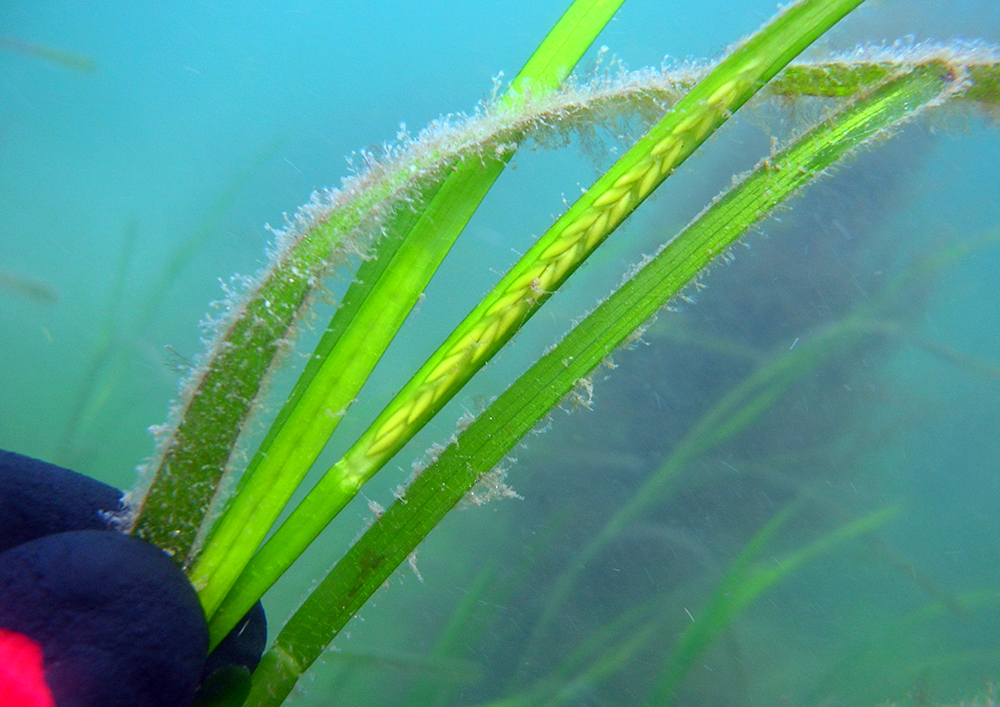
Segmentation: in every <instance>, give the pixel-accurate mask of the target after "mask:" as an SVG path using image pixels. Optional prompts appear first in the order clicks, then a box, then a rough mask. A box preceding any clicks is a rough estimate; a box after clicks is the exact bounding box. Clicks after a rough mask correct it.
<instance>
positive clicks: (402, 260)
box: [191, 0, 624, 638]
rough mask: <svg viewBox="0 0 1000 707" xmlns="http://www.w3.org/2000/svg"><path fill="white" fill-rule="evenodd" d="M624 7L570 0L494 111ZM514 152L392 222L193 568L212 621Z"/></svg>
mask: <svg viewBox="0 0 1000 707" xmlns="http://www.w3.org/2000/svg"><path fill="white" fill-rule="evenodd" d="M622 2H624V0H577V1H576V2H574V3H573V4H572V5H571V6H570V8H569V9H568V10H567V11H566V12H565V13H564V15H563V16H562V18H560V20H559V21H558V22H557V23H556V25H555V27H554V28H553V29H552V30H551V31H550V32H549V34H548V35H547V36H546V37H545V39H544V40H543V41H542V43H541V45H540V46H539V48H538V49H537V50H536V51H535V53H534V54H533V55H532V56H531V58H530V59H529V60H528V62H527V64H526V65H525V67H524V69H522V71H521V72H519V73H518V75H517V77H515V79H514V81H513V82H512V84H511V87H510V89H509V90H508V91H507V93H506V94H505V95H504V96H503V97H502V98H501V99H500V104H499V106H498V110H499V112H500V113H501V114H502V113H503V112H504V111H506V110H509V109H512V108H514V107H515V106H516V105H517V104H520V103H522V102H523V101H524V100H525V96H526V94H527V93H534V94H536V95H538V94H542V93H547V92H550V91H552V90H554V89H555V88H556V87H558V85H559V84H560V83H561V82H562V81H563V79H565V78H566V76H567V74H568V73H569V71H570V70H571V69H572V68H573V67H574V66H575V65H576V64H577V62H578V61H579V60H580V58H581V57H582V56H583V54H584V52H586V50H587V48H588V47H589V46H590V45H591V44H592V43H593V41H594V39H596V37H597V35H598V33H600V31H601V30H602V29H603V28H604V26H605V25H606V24H607V23H608V22H609V21H610V20H611V17H612V16H613V15H614V13H615V11H617V9H618V8H619V7H620V6H621V4H622ZM511 155H512V153H511V152H510V151H507V152H505V153H504V154H503V155H502V156H493V157H485V156H473V157H471V158H469V159H466V160H462V161H459V162H457V163H456V164H455V165H454V166H453V168H452V171H451V172H450V173H449V174H448V176H447V177H446V178H445V179H444V181H443V182H442V183H441V184H440V185H439V186H438V187H436V189H435V191H434V193H433V194H432V195H430V196H428V197H427V198H426V202H425V204H424V208H423V209H421V210H419V211H418V212H412V211H408V210H407V211H403V212H400V214H399V215H398V216H397V217H396V219H395V221H394V223H393V227H394V231H392V232H391V233H392V235H391V236H390V237H389V238H387V239H384V241H383V243H384V245H382V246H380V247H378V248H377V249H376V253H375V259H374V261H373V263H374V264H373V265H371V266H367V267H365V268H363V270H364V272H363V273H362V274H361V276H360V280H359V282H358V283H357V284H355V285H353V286H352V287H351V289H350V290H349V291H348V293H347V295H346V298H345V299H346V301H347V302H348V303H349V307H347V308H346V309H344V310H343V312H342V313H338V314H337V315H336V316H335V317H334V319H333V321H332V322H331V325H330V327H329V328H328V330H327V333H326V335H324V337H323V339H322V340H321V342H320V344H319V350H318V352H317V353H316V354H314V356H313V359H312V361H314V362H315V364H313V363H311V364H310V365H309V366H308V367H307V368H306V370H305V372H304V373H303V375H302V377H301V378H300V379H299V381H298V383H297V385H296V387H295V390H294V391H293V393H292V396H291V398H290V399H289V401H288V403H287V404H286V405H285V406H284V407H283V409H282V411H281V413H280V414H279V416H278V418H277V420H276V421H275V424H274V426H273V427H272V429H271V431H270V432H269V433H268V435H267V437H266V438H265V440H264V443H263V444H262V445H261V448H260V450H259V451H258V452H257V454H256V455H255V456H254V458H253V460H252V461H251V463H250V466H249V467H248V469H247V472H246V473H245V474H244V477H243V479H241V482H240V486H239V488H238V489H237V491H236V493H235V494H234V496H233V498H232V500H231V502H230V504H229V506H228V508H227V509H226V510H225V512H224V513H223V515H222V517H221V518H220V519H219V520H218V522H217V524H216V526H215V528H214V529H213V530H212V533H211V537H210V539H209V542H208V543H207V544H206V547H205V550H204V552H203V553H202V555H201V557H200V558H199V559H198V561H197V562H196V563H195V564H194V566H193V568H192V570H191V580H192V582H193V583H194V584H195V586H196V587H200V588H201V591H200V594H199V596H200V597H201V601H202V605H203V606H204V607H205V611H206V613H207V614H208V616H210V617H211V616H212V615H213V613H214V611H215V610H216V608H217V607H218V606H219V604H220V603H221V601H222V599H223V598H224V597H225V595H226V593H227V592H228V591H229V589H230V588H231V587H232V585H233V583H234V582H235V581H236V579H237V577H238V576H239V574H240V572H241V571H242V570H243V568H244V567H245V566H246V564H247V561H248V560H249V559H250V556H251V555H252V554H253V552H254V551H255V550H256V549H257V547H258V545H259V544H260V542H261V541H262V540H263V539H264V536H265V535H266V533H267V531H268V529H269V528H270V527H271V525H272V524H273V523H274V521H275V520H276V519H277V517H278V515H279V514H280V512H281V510H282V509H283V508H284V506H285V504H286V503H287V502H288V500H289V499H290V498H291V496H292V494H293V493H294V491H295V489H296V488H297V487H298V485H299V483H301V481H302V479H303V477H304V476H305V474H306V473H307V472H308V471H309V468H310V467H311V466H312V463H313V462H314V461H315V459H316V457H317V456H319V453H320V452H321V451H322V449H323V445H325V444H326V442H327V440H328V439H329V437H330V435H331V434H333V431H334V429H335V428H336V427H337V424H338V423H339V421H340V419H341V416H342V415H343V413H344V412H345V411H346V410H347V408H348V406H349V405H350V404H351V401H352V400H353V399H354V398H355V397H356V396H357V393H358V391H359V390H360V389H361V386H362V385H363V384H364V382H365V381H366V380H367V378H368V376H369V374H370V373H371V371H372V370H373V369H374V368H375V365H376V363H378V361H379V359H380V358H381V356H382V354H383V353H384V352H385V350H386V348H388V346H389V343H390V342H391V341H392V339H393V337H394V336H395V334H396V332H397V331H398V330H399V327H400V326H402V324H403V321H404V320H405V318H406V316H407V315H408V314H409V312H410V310H412V308H413V306H414V305H415V304H416V303H417V301H418V300H419V297H420V295H421V293H423V291H424V289H425V288H426V286H427V283H428V282H429V281H430V279H431V277H432V276H433V274H434V273H435V272H436V271H437V268H438V266H440V264H441V262H442V260H444V257H445V255H447V253H448V251H449V249H450V248H451V246H452V244H453V243H454V242H455V240H456V238H457V237H458V235H459V233H461V231H462V229H464V228H465V225H466V223H468V221H469V219H470V218H471V217H472V214H473V213H474V212H475V210H476V209H477V208H478V206H479V204H480V203H481V202H482V200H483V198H484V197H485V196H486V193H487V192H488V191H489V189H490V187H491V186H492V185H493V183H494V182H495V181H496V179H497V178H498V177H499V176H500V174H501V172H502V171H503V168H504V167H505V166H506V163H507V160H509V159H510V157H511ZM225 633H226V632H223V633H222V634H219V636H218V638H221V636H224V635H225Z"/></svg>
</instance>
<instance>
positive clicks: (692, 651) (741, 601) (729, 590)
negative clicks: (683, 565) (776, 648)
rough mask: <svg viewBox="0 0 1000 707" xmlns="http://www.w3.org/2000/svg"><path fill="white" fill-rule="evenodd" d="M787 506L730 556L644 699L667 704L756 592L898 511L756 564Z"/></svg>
mask: <svg viewBox="0 0 1000 707" xmlns="http://www.w3.org/2000/svg"><path fill="white" fill-rule="evenodd" d="M792 510H793V507H788V508H786V509H785V510H784V511H783V512H781V513H779V514H777V515H776V516H774V518H772V519H771V521H770V522H768V523H767V524H766V525H765V526H764V527H763V528H762V529H761V530H760V531H758V533H757V534H756V535H755V536H754V537H753V539H752V540H751V541H750V542H749V543H748V544H747V545H746V547H744V548H743V550H742V551H741V552H740V554H739V556H738V557H737V558H736V559H735V560H733V562H732V564H731V565H730V566H729V568H728V569H727V570H726V574H725V576H724V577H723V578H722V581H721V582H719V585H718V586H717V587H716V589H715V591H714V592H713V593H712V597H711V598H710V599H709V600H708V604H707V605H706V606H705V608H704V609H703V610H702V611H700V612H699V613H698V615H697V616H696V617H695V619H694V623H693V624H691V626H690V627H689V628H688V629H687V630H686V631H684V633H682V634H681V636H680V638H678V639H677V643H676V644H675V645H674V649H673V651H672V652H671V655H670V658H669V660H668V662H667V665H666V667H665V669H664V670H663V672H662V673H661V674H660V677H659V678H658V680H657V684H656V686H655V687H654V689H653V694H652V696H651V698H650V700H649V704H651V705H668V704H670V702H671V700H672V699H673V697H674V696H675V695H676V693H677V690H678V688H679V687H680V686H681V684H682V683H683V682H684V680H685V679H686V678H687V676H688V673H689V672H690V670H691V668H692V666H693V665H694V664H695V662H696V661H697V660H698V659H699V658H700V657H701V656H702V655H704V653H705V651H706V650H708V648H709V647H710V646H711V645H712V643H713V642H714V641H715V639H716V638H718V637H719V635H721V634H722V632H723V631H725V630H726V629H727V628H729V627H730V626H731V625H732V624H733V622H734V621H735V620H736V618H737V616H738V615H739V614H740V613H741V612H742V611H743V610H744V609H745V608H746V607H747V606H749V605H750V603H751V602H753V601H754V600H755V599H756V598H757V597H759V596H760V595H761V594H763V593H764V592H766V591H767V590H768V589H770V588H771V587H773V586H774V585H775V584H777V583H778V582H780V581H781V580H782V579H784V578H785V577H787V576H788V575H790V574H791V573H793V572H794V571H795V570H797V569H798V568H799V567H801V566H802V565H803V564H805V563H806V562H808V561H809V560H811V559H813V558H815V557H817V556H819V555H821V554H823V553H825V552H827V551H829V550H830V549H832V548H833V547H834V546H836V545H838V544H840V543H842V542H844V541H845V540H848V539H850V538H854V537H857V536H859V535H862V534H864V533H868V532H871V531H873V530H875V529H876V528H878V527H880V526H882V525H884V524H885V523H886V522H888V521H889V520H891V519H892V518H894V517H896V516H898V515H899V509H898V508H896V507H889V508H885V509H883V510H881V511H876V512H875V513H872V514H870V515H868V516H865V517H864V518H859V519H858V520H855V521H852V522H850V523H847V524H846V525H843V526H841V527H839V528H837V529H836V530H833V531H831V532H830V533H827V534H826V535H824V536H823V537H821V538H819V539H818V540H815V541H813V542H812V543H810V544H809V545H807V546H805V547H803V548H802V549H800V550H797V551H795V552H794V553H792V554H791V555H789V556H787V557H783V558H782V559H781V560H780V562H773V563H767V564H765V565H763V566H760V565H757V564H756V562H757V559H758V557H759V556H760V553H761V551H762V550H763V548H764V547H765V546H766V545H767V544H768V543H769V542H771V540H772V539H773V538H774V536H775V535H776V534H777V532H778V530H780V528H781V527H782V526H783V525H784V523H785V522H786V521H787V520H788V517H789V515H790V512H791V511H792Z"/></svg>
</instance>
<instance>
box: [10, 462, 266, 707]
mask: <svg viewBox="0 0 1000 707" xmlns="http://www.w3.org/2000/svg"><path fill="white" fill-rule="evenodd" d="M121 497H122V494H121V492H120V491H119V490H118V489H115V488H113V487H111V486H107V485H105V484H102V483H100V482H98V481H95V480H93V479H90V478H88V477H86V476H82V475H80V474H77V473H75V472H72V471H69V470H68V469H63V468H60V467H57V466H54V465H52V464H47V463H45V462H40V461H38V460H35V459H31V458H29V457H25V456H22V455H20V454H14V453H11V452H4V451H0V705H3V706H4V707H119V705H120V706H121V707H187V706H188V705H190V704H191V703H192V701H193V700H194V699H195V694H196V691H197V690H198V687H199V685H201V684H202V683H203V682H204V681H205V680H206V679H207V678H208V677H210V676H211V675H212V674H213V673H215V672H216V671H217V670H222V669H231V667H232V666H234V665H235V666H240V668H241V669H246V670H247V671H248V672H252V671H253V669H254V668H255V667H256V666H257V663H258V662H259V660H260V656H261V653H262V652H263V649H264V643H265V641H266V632H267V628H266V620H265V618H264V612H263V609H262V608H261V607H260V605H259V604H258V605H257V606H255V607H254V609H252V610H251V611H250V612H249V613H248V614H247V616H246V617H244V619H243V621H241V622H240V625H238V626H237V627H236V628H235V629H234V630H233V632H232V633H230V635H229V636H227V637H226V639H225V640H224V641H223V642H222V643H221V644H220V645H219V647H218V648H217V649H216V650H215V651H213V653H212V655H211V656H208V658H207V659H206V652H207V648H208V629H207V626H206V622H205V615H204V613H203V612H202V609H201V605H200V603H199V602H198V597H197V594H196V593H195V591H194V588H193V587H192V586H191V583H190V582H189V581H188V580H187V577H186V576H185V575H184V573H183V572H182V571H181V570H180V568H179V567H178V566H177V565H176V564H175V563H174V562H173V561H172V560H171V559H170V558H169V557H168V556H167V555H166V554H165V553H163V552H162V551H161V550H159V549H158V548H156V547H155V546H153V545H151V544H149V543H146V542H144V541H142V540H137V539H135V538H131V537H128V536H125V535H122V534H120V533H118V532H115V531H113V530H110V529H109V526H108V518H109V516H110V514H112V513H115V512H116V511H118V510H119V508H120V505H121Z"/></svg>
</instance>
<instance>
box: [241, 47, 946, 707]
mask: <svg viewBox="0 0 1000 707" xmlns="http://www.w3.org/2000/svg"><path fill="white" fill-rule="evenodd" d="M950 75H951V69H950V67H948V66H947V65H944V66H940V65H928V66H925V67H922V68H920V70H916V71H913V72H910V73H909V74H907V75H905V76H902V77H899V78H897V79H894V80H893V81H891V82H889V83H888V84H886V85H885V86H883V87H881V88H879V89H878V90H876V91H874V92H873V93H871V94H869V95H866V96H864V97H862V98H861V99H859V100H858V101H857V102H855V103H854V104H852V105H851V106H849V107H847V108H846V109H845V110H843V111H842V112H841V113H839V114H836V115H834V116H832V117H831V118H830V119H829V120H827V121H825V122H824V123H823V124H821V125H820V126H818V127H816V128H815V129H814V130H812V131H810V132H809V133H807V134H806V135H804V136H802V137H801V138H800V139H798V140H797V141H796V142H795V143H794V144H793V145H792V146H790V147H789V148H788V149H787V150H785V151H783V152H781V153H779V154H778V155H775V156H774V157H772V158H770V159H769V160H767V161H766V162H765V163H763V164H761V165H760V166H759V167H758V168H757V169H756V170H755V171H754V172H753V173H752V174H751V175H750V176H749V177H747V178H746V179H745V180H744V181H743V182H742V183H741V184H740V185H738V186H737V187H735V188H734V189H733V190H732V191H731V192H729V193H728V194H727V195H726V196H724V197H723V198H721V199H720V200H718V201H717V202H715V203H714V204H713V205H712V206H711V207H710V208H709V209H708V210H706V212H705V213H704V214H703V215H702V216H701V217H700V218H699V219H697V220H696V221H695V223H693V224H692V226H690V227H689V228H688V229H686V230H685V232H684V233H682V234H680V235H679V236H678V237H677V238H676V239H675V240H674V241H672V242H671V243H670V244H669V245H668V246H667V247H666V248H664V250H662V251H661V252H660V253H659V254H658V255H657V256H656V257H655V258H653V259H652V260H651V261H650V262H649V263H648V264H646V266H645V267H643V268H642V269H641V270H640V271H639V272H638V273H637V274H636V275H635V276H634V277H633V278H632V279H631V280H629V281H628V282H627V283H625V285H623V287H622V288H621V289H619V290H618V291H617V292H616V293H614V294H613V295H612V296H611V297H610V298H609V299H608V300H607V301H606V302H604V303H603V304H602V305H601V306H599V307H598V308H597V310H595V312H594V313H593V314H591V315H590V316H589V317H587V318H586V319H585V320H584V321H583V322H581V323H580V324H579V325H578V326H577V327H575V328H574V329H573V331H571V332H570V333H569V334H568V335H567V336H566V338H565V339H564V340H563V341H562V342H560V344H559V345H558V346H556V347H555V348H554V349H553V350H552V351H551V352H549V353H548V354H547V355H546V356H544V357H543V358H542V359H541V360H540V361H539V362H538V363H536V364H535V365H534V366H533V367H532V368H531V369H530V370H529V372H528V373H526V374H525V375H524V376H522V377H521V378H520V379H519V380H518V381H516V382H515V383H514V384H513V385H512V386H511V388H509V389H508V390H507V391H506V392H505V393H504V394H503V395H501V396H500V398H498V400H497V401H496V402H495V403H493V404H492V405H491V406H490V407H489V408H488V409H487V410H486V411H485V412H484V413H483V414H482V415H480V417H479V418H478V419H477V420H476V421H475V422H474V423H473V424H472V425H471V426H470V427H469V428H468V429H466V430H465V431H464V432H463V434H462V435H461V436H460V437H459V439H458V442H457V444H454V445H452V446H449V447H448V448H447V449H446V450H445V451H444V452H443V453H442V455H441V457H440V458H439V459H438V460H437V461H436V462H435V463H434V464H432V465H431V466H430V467H428V468H427V469H426V470H425V471H424V472H423V473H422V474H421V475H420V476H418V477H417V478H416V479H415V480H414V481H413V483H412V484H411V485H410V487H409V488H408V489H407V491H406V494H405V496H404V498H403V499H401V500H400V501H398V502H396V503H394V504H392V505H391V506H390V507H389V508H388V509H387V511H386V513H385V514H384V515H383V516H382V517H381V518H380V519H379V520H378V521H377V522H376V523H375V525H373V527H372V528H371V529H369V531H368V532H366V534H365V535H364V536H362V538H361V539H360V540H359V541H358V542H357V543H356V544H355V545H354V546H353V547H352V548H351V550H350V551H349V552H348V553H347V555H345V557H344V558H343V559H342V560H341V561H340V562H339V563H338V564H337V566H336V567H335V568H334V569H333V571H331V573H330V574H329V575H328V576H327V577H326V579H324V581H323V582H322V583H321V584H320V585H319V586H318V587H317V589H316V590H315V591H314V592H313V593H312V594H311V595H310V597H309V598H308V599H307V600H306V602H305V603H304V604H303V606H302V608H301V609H300V610H299V611H298V612H297V613H296V614H295V615H294V616H293V617H292V619H291V620H290V621H289V622H288V624H287V625H286V627H285V629H283V631H282V633H281V634H279V636H278V638H277V640H276V642H275V645H274V646H273V648H272V649H271V651H270V652H269V653H268V657H267V659H266V662H265V663H264V664H263V665H262V668H261V669H259V671H258V672H259V674H258V675H255V688H254V694H257V695H259V696H263V695H264V694H265V693H266V692H268V691H272V690H273V691H276V692H279V693H280V692H282V691H284V690H287V689H291V685H292V684H293V683H294V680H295V679H296V675H297V674H298V673H300V672H301V671H303V670H304V669H305V668H306V667H307V666H308V665H309V664H311V662H312V660H314V659H315V657H316V656H317V655H318V654H319V652H321V651H322V649H323V646H325V645H326V643H327V642H328V641H329V640H330V639H332V637H333V636H334V635H336V633H337V632H338V631H339V630H340V628H341V627H342V626H343V625H344V624H345V623H346V621H347V620H348V619H349V618H350V617H351V616H352V615H353V613H354V612H355V611H357V609H358V608H360V606H361V605H362V604H363V603H364V601H365V600H366V598H367V596H369V595H370V593H371V592H373V591H374V590H375V589H377V588H378V587H379V586H380V585H381V584H382V582H384V581H385V579H386V578H387V577H388V575H389V574H390V573H391V572H392V570H393V569H394V568H395V567H396V566H397V565H398V564H399V563H400V562H402V561H403V560H404V559H405V558H406V557H407V556H408V555H409V553H410V552H412V550H413V549H414V547H415V546H416V544H417V543H418V542H419V541H420V539H421V538H422V537H424V535H426V533H427V532H429V531H430V530H431V529H432V528H433V527H434V526H435V525H436V524H437V522H439V520H440V519H441V518H442V517H443V516H444V515H445V513H447V511H448V510H450V509H451V508H452V506H453V505H454V504H455V503H456V502H457V501H458V500H459V499H460V498H461V497H462V496H463V495H464V494H465V493H466V492H467V491H468V489H469V488H471V486H472V485H473V484H474V483H475V481H476V479H477V478H478V477H479V475H480V474H482V473H484V472H485V471H487V470H489V469H490V468H492V466H493V465H494V464H496V463H497V462H499V461H500V460H501V459H502V458H503V456H504V455H505V454H507V453H508V451H509V450H510V448H511V447H512V446H513V445H514V444H515V443H516V441H517V440H519V439H520V438H521V437H522V436H523V435H524V434H526V433H527V432H528V431H529V430H530V429H531V428H532V426H533V425H535V424H536V423H537V421H538V420H539V419H540V418H541V417H542V416H543V415H544V414H545V413H546V412H547V411H548V410H550V409H551V408H552V407H553V406H554V405H556V404H557V403H558V402H559V401H560V400H561V399H562V398H563V397H564V396H565V395H566V394H567V393H569V392H570V391H571V390H572V388H573V386H574V384H575V383H576V382H578V381H579V380H581V379H583V378H585V377H586V376H587V375H588V374H589V372H590V371H591V370H592V369H593V368H595V367H596V366H597V365H599V364H600V362H601V361H602V360H603V359H604V357H605V356H607V355H608V353H610V352H611V351H613V350H614V349H615V348H616V347H617V346H619V345H620V344H621V343H622V342H623V341H625V340H626V339H628V337H629V336H630V335H631V334H632V333H633V331H634V330H635V329H636V328H638V327H640V326H641V325H642V324H643V323H644V322H645V321H646V320H647V319H648V318H649V317H650V316H651V315H652V314H653V313H655V311H656V310H657V309H658V308H659V307H660V306H662V304H663V303H664V302H665V301H667V300H668V299H669V298H670V297H671V296H673V295H674V294H676V293H677V292H678V291H679V290H680V289H681V288H682V287H683V286H684V285H685V284H687V283H688V282H690V280H691V279H692V278H693V277H695V276H696V275H697V273H698V272H700V270H701V269H702V268H703V267H704V266H705V265H706V264H707V262H709V261H710V260H711V259H712V258H713V257H715V256H717V255H718V254H719V253H721V252H722V251H723V250H724V249H725V248H726V247H727V246H728V245H730V244H731V243H732V242H733V241H734V240H735V239H736V238H738V237H739V236H740V235H741V234H742V233H744V232H745V230H746V229H747V228H748V227H749V226H751V225H752V224H753V223H756V222H757V221H759V220H760V219H761V218H763V217H764V216H765V215H766V214H767V213H768V212H769V211H770V210H771V209H773V208H774V207H775V206H777V205H778V204H779V203H781V202H782V201H783V200H785V199H787V198H788V197H790V196H791V195H793V194H794V193H795V192H796V191H797V190H798V189H799V188H801V187H802V186H804V185H806V184H808V183H809V182H810V181H812V180H813V179H815V178H816V177H818V176H820V175H822V174H824V173H825V172H826V171H827V170H829V169H830V168H831V167H832V166H833V165H835V164H836V163H837V162H838V160H840V159H842V158H844V157H845V156H847V155H849V154H850V153H851V152H852V151H854V150H856V149H858V148H859V147H861V146H864V145H866V144H868V143H869V142H870V141H872V140H877V139H881V138H884V137H885V136H886V135H887V134H891V132H892V130H893V129H894V128H896V127H897V126H898V125H899V124H900V123H901V122H904V121H906V120H908V119H910V118H912V117H913V116H915V115H916V114H917V113H918V112H919V109H920V108H921V107H922V106H926V105H928V104H934V103H936V102H939V101H942V100H945V99H947V98H948V97H950V95H952V92H953V90H954V89H956V88H957V86H956V85H955V84H954V82H952V81H951V79H950V78H949V76H950ZM258 686H259V687H258ZM260 699H263V698H262V697H261V698H260ZM255 704H257V703H255ZM259 704H271V703H269V702H267V701H266V700H264V701H262V702H260V703H259Z"/></svg>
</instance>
